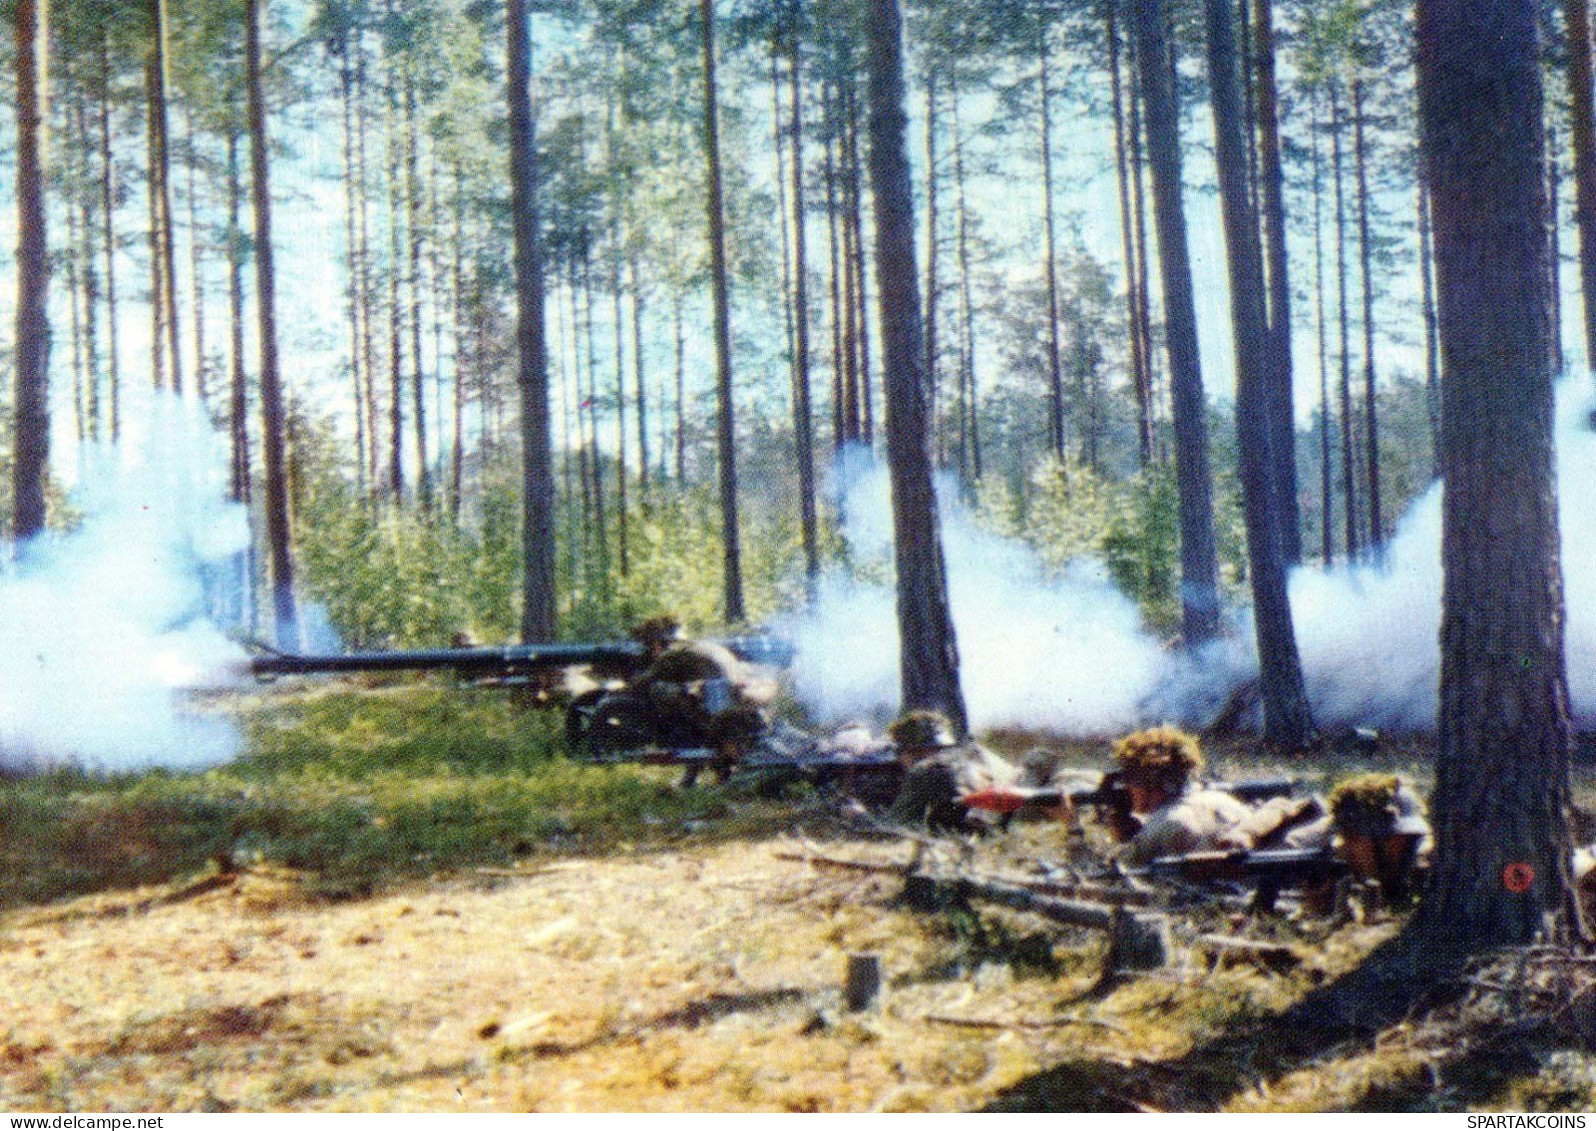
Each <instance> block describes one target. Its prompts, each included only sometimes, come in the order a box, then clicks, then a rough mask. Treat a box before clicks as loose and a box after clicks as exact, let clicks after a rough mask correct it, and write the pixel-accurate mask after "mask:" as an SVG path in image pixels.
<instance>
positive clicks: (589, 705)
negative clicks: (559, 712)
mask: <svg viewBox="0 0 1596 1131" xmlns="http://www.w3.org/2000/svg"><path fill="white" fill-rule="evenodd" d="M604 694H605V693H604V691H602V690H594V691H584V692H583V693H582V694H580V695H578V696H576V697H575V698H574V699H572V700H571V702H570V703H569V704H567V705H566V708H565V748H566V749H567V750H569V751H570V752H571V753H572V754H577V755H580V754H581V753H583V742H584V740H585V739H586V738H587V732H588V729H589V728H590V727H591V726H592V725H593V709H594V708H595V707H597V706H598V702H599V700H600V699H602V698H604Z"/></svg>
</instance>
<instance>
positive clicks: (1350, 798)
mask: <svg viewBox="0 0 1596 1131" xmlns="http://www.w3.org/2000/svg"><path fill="white" fill-rule="evenodd" d="M1330 813H1331V816H1332V817H1333V818H1334V819H1335V827H1336V831H1337V832H1339V833H1341V834H1342V835H1344V836H1347V835H1350V836H1373V837H1384V836H1400V835H1408V836H1425V835H1427V834H1428V833H1429V831H1430V823H1429V821H1427V820H1425V817H1424V803H1423V802H1422V801H1420V800H1419V798H1418V795H1417V794H1416V793H1414V792H1413V790H1412V788H1411V787H1410V786H1409V785H1408V784H1407V783H1406V782H1404V781H1403V780H1402V779H1401V778H1399V777H1397V776H1396V775H1395V774H1379V773H1370V774H1358V775H1357V776H1356V777H1350V778H1347V779H1346V780H1345V781H1343V782H1341V783H1340V784H1338V785H1337V786H1336V787H1335V788H1334V789H1333V790H1331V791H1330Z"/></svg>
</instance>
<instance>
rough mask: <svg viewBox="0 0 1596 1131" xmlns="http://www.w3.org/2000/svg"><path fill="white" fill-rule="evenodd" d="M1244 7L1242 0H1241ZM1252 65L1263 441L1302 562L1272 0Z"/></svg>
mask: <svg viewBox="0 0 1596 1131" xmlns="http://www.w3.org/2000/svg"><path fill="white" fill-rule="evenodd" d="M1242 2H1243V6H1244V7H1245V3H1246V0H1242ZM1253 11H1254V19H1255V25H1256V26H1255V36H1254V39H1255V42H1254V47H1255V51H1256V60H1257V67H1258V139H1259V146H1258V161H1259V169H1258V179H1259V188H1260V193H1259V197H1258V199H1259V208H1260V211H1261V212H1262V214H1263V224H1264V236H1265V239H1266V245H1267V248H1268V258H1267V261H1266V265H1267V268H1268V275H1269V357H1270V366H1269V376H1268V389H1267V397H1268V402H1269V413H1270V416H1269V440H1270V447H1271V451H1272V454H1273V458H1274V466H1275V471H1274V480H1275V502H1276V504H1277V505H1276V510H1277V513H1278V515H1279V517H1280V548H1281V552H1282V553H1284V554H1285V557H1286V565H1287V566H1288V567H1289V566H1294V565H1296V564H1298V563H1299V562H1301V561H1302V517H1301V514H1300V512H1299V509H1298V504H1297V422H1296V403H1295V399H1294V397H1293V390H1292V381H1293V377H1292V364H1291V274H1290V257H1289V255H1288V254H1287V248H1286V184H1285V172H1284V170H1283V168H1282V165H1281V159H1280V120H1279V113H1278V104H1279V95H1278V93H1277V90H1276V86H1275V29H1274V0H1253Z"/></svg>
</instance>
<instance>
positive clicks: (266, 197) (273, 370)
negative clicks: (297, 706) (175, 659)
mask: <svg viewBox="0 0 1596 1131" xmlns="http://www.w3.org/2000/svg"><path fill="white" fill-rule="evenodd" d="M264 3H265V0H248V2H247V4H246V18H245V21H244V59H245V67H246V69H247V83H248V90H249V164H250V175H251V181H252V184H253V197H254V205H255V288H256V308H257V309H256V314H257V317H258V319H259V325H258V332H259V335H260V418H261V441H262V454H263V456H264V458H265V464H266V542H267V546H268V548H269V552H270V555H271V586H272V609H273V612H274V613H275V616H276V625H277V646H278V647H279V648H283V649H285V650H287V651H297V650H298V649H299V647H300V638H299V612H298V609H297V607H296V606H295V601H294V557H293V548H292V544H291V537H292V534H291V526H290V522H289V514H288V508H289V502H288V481H287V470H288V469H287V461H286V459H285V453H284V436H285V431H286V416H285V413H284V406H283V392H282V383H281V379H280V377H279V374H278V369H277V303H276V294H277V290H276V288H277V280H276V274H275V271H274V266H273V262H272V198H271V184H270V180H269V166H268V164H267V154H268V153H269V149H268V146H267V141H266V94H265V91H264V89H263V84H262V81H261V70H262V61H261V39H260V19H261V7H262V6H263V5H264Z"/></svg>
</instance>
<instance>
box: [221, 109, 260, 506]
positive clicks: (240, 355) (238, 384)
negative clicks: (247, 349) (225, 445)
mask: <svg viewBox="0 0 1596 1131" xmlns="http://www.w3.org/2000/svg"><path fill="white" fill-rule="evenodd" d="M238 140H239V138H238V134H237V133H236V132H235V131H233V130H229V131H228V134H227V310H228V325H229V327H230V329H231V331H232V333H231V343H230V344H231V351H230V358H231V375H230V379H229V386H230V389H231V393H232V396H231V406H230V412H229V422H228V436H229V437H230V438H231V440H232V445H231V451H232V463H231V465H230V473H229V476H228V492H227V495H228V498H230V499H232V500H233V501H234V502H237V503H246V504H247V503H249V502H250V501H251V499H252V498H253V495H254V485H253V483H252V482H251V479H252V476H251V474H250V455H249V375H248V370H247V363H246V361H245V359H244V250H245V246H246V245H245V238H244V227H243V220H242V215H243V211H244V184H243V178H242V176H241V174H240V171H239V167H238V166H239V160H238Z"/></svg>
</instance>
